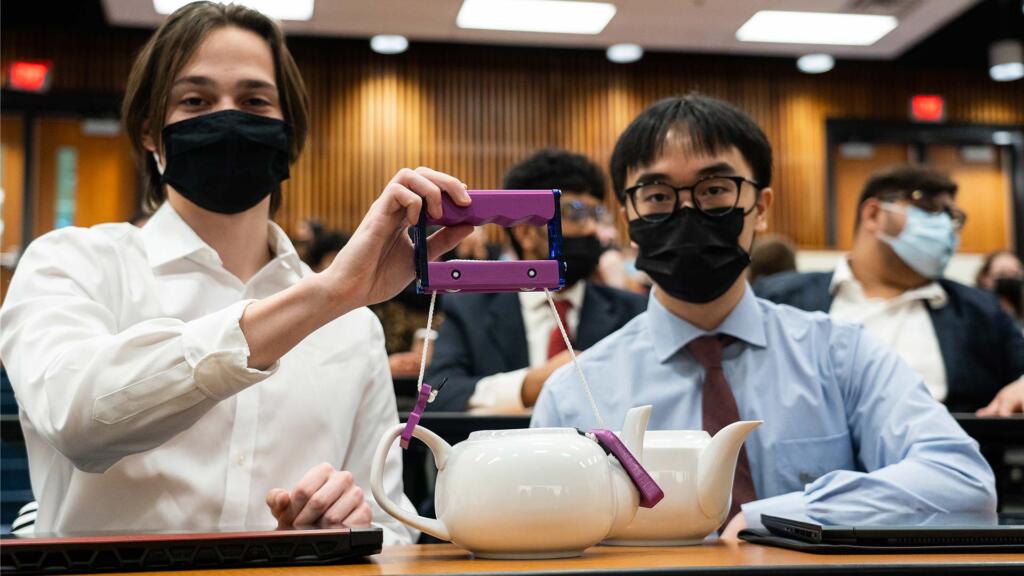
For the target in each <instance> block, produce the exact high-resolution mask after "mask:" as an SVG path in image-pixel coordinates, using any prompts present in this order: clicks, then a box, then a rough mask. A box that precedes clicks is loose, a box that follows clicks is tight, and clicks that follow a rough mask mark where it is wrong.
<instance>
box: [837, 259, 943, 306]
mask: <svg viewBox="0 0 1024 576" xmlns="http://www.w3.org/2000/svg"><path fill="white" fill-rule="evenodd" d="M844 286H846V287H848V289H850V290H853V292H854V295H855V297H857V298H859V299H861V300H864V299H865V298H864V288H863V287H862V286H861V285H860V282H858V281H857V278H856V277H855V276H854V275H853V269H852V268H850V261H849V259H848V258H845V257H844V258H840V259H839V263H838V264H836V269H835V272H833V273H832V282H831V283H830V284H829V287H828V290H829V293H831V294H832V295H833V296H835V294H836V292H838V291H839V290H840V289H841V288H842V287H844ZM913 300H924V301H927V302H928V305H929V306H930V307H932V308H941V307H943V306H945V305H946V302H947V301H948V300H949V296H948V295H947V294H946V290H945V289H943V288H942V285H941V284H939V283H938V282H936V281H934V280H933V281H931V282H929V283H927V284H925V285H924V286H920V287H918V288H914V289H913V290H907V291H906V292H904V293H903V294H900V295H899V296H897V297H896V298H893V300H892V301H893V302H894V303H896V302H909V301H913Z"/></svg>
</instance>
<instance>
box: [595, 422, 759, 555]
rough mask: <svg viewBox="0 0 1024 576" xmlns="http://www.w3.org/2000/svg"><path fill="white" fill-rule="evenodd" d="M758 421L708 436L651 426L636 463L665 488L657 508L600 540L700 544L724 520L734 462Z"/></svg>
mask: <svg viewBox="0 0 1024 576" xmlns="http://www.w3.org/2000/svg"><path fill="white" fill-rule="evenodd" d="M760 425H761V420H752V421H743V422H733V423H732V424H730V425H728V426H726V427H725V428H722V429H721V430H719V431H718V434H715V437H714V438H712V437H711V436H709V435H708V433H707V432H705V431H703V430H650V431H648V432H647V434H646V436H645V439H644V449H643V458H642V459H641V462H642V463H643V465H644V468H646V469H647V471H648V473H650V475H651V477H652V478H654V481H655V482H657V483H658V486H660V487H661V489H662V490H663V491H664V492H665V498H664V499H663V500H662V501H661V502H659V503H658V505H657V507H655V508H650V509H642V510H640V511H639V512H637V514H636V517H635V518H634V519H633V522H632V523H630V524H629V525H628V526H625V527H623V528H622V529H619V530H613V531H612V533H611V535H610V536H609V537H608V539H607V540H605V542H604V543H605V544H611V545H621V546H680V545H686V544H700V543H701V542H703V541H704V538H705V537H706V536H707V535H709V534H711V533H712V532H713V531H715V530H716V529H717V528H718V527H719V526H721V525H722V523H723V522H725V518H726V516H727V515H728V513H729V506H730V503H731V501H732V483H733V476H734V475H735V471H736V461H737V460H738V458H739V453H740V448H741V447H742V446H743V442H744V440H746V438H747V435H748V434H750V432H751V431H753V430H754V428H757V427H758V426H760Z"/></svg>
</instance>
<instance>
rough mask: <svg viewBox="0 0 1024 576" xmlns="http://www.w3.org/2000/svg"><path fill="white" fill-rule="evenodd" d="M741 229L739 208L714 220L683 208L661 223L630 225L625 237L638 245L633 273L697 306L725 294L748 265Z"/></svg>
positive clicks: (633, 222)
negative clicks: (652, 281) (645, 274)
mask: <svg viewBox="0 0 1024 576" xmlns="http://www.w3.org/2000/svg"><path fill="white" fill-rule="evenodd" d="M741 231H743V211H742V210H733V211H732V212H730V213H728V214H726V215H725V216H720V217H717V218H716V217H712V216H708V215H706V214H704V213H703V212H700V211H699V210H696V209H694V208H689V207H687V208H683V209H681V210H677V211H676V213H675V214H673V215H672V216H671V217H670V218H668V219H666V220H665V221H663V222H655V223H652V222H644V221H643V220H640V219H636V220H633V221H632V222H630V223H629V237H630V238H632V239H633V241H634V242H636V243H637V246H639V247H640V253H639V255H638V256H637V259H636V267H637V269H639V270H643V271H644V272H647V274H649V275H650V277H651V280H654V282H656V283H657V284H658V287H659V288H661V289H662V290H664V291H665V292H666V293H668V294H669V295H671V296H673V297H675V298H678V299H680V300H684V301H686V302H694V303H697V304H703V303H705V302H710V301H712V300H714V299H715V298H718V297H719V296H721V295H722V294H725V292H726V291H727V290H728V289H729V287H730V286H732V285H733V283H734V282H735V281H736V278H738V277H739V275H740V274H741V273H742V272H743V269H744V268H746V267H747V265H749V264H750V254H748V253H747V251H746V250H744V249H743V248H741V247H740V245H739V237H740V232H741Z"/></svg>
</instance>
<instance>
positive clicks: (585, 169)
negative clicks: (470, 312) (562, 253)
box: [502, 148, 607, 258]
mask: <svg viewBox="0 0 1024 576" xmlns="http://www.w3.org/2000/svg"><path fill="white" fill-rule="evenodd" d="M502 187H503V188H505V189H506V190H546V189H552V188H558V189H559V190H561V191H563V192H575V193H579V194H587V195H589V196H593V197H594V198H597V199H598V200H601V201H604V197H605V190H606V188H607V184H606V183H605V179H604V174H602V173H601V169H600V168H599V167H598V166H597V164H594V163H593V162H591V161H590V159H589V158H587V157H586V156H584V155H582V154H574V153H572V152H569V151H567V150H561V149H558V148H547V149H544V150H541V151H539V152H536V153H534V154H532V155H531V156H529V157H528V158H526V159H525V160H522V161H521V162H519V163H518V164H516V165H515V166H512V167H511V168H509V170H508V172H506V173H505V180H504V182H503V183H502ZM506 230H507V232H508V237H509V243H510V244H512V249H513V250H515V252H516V255H518V256H519V257H520V258H522V257H523V248H522V246H520V245H519V242H517V241H516V239H515V236H513V235H512V229H511V228H506Z"/></svg>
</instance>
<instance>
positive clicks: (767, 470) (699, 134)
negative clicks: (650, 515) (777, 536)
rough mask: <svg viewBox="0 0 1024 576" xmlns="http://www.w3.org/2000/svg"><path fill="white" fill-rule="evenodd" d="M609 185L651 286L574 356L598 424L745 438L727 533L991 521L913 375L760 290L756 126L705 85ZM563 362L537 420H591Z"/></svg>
mask: <svg viewBox="0 0 1024 576" xmlns="http://www.w3.org/2000/svg"><path fill="white" fill-rule="evenodd" d="M611 174H612V180H613V182H614V189H615V190H616V192H617V195H618V199H619V202H620V204H621V205H622V211H623V213H624V214H625V216H626V218H627V219H628V221H629V235H630V238H631V239H632V240H633V242H635V243H636V244H637V246H638V250H639V257H638V258H637V267H638V268H640V269H642V270H644V271H645V272H647V273H648V274H649V275H650V276H651V279H652V280H653V282H654V288H653V290H652V293H651V298H650V300H649V301H648V304H647V311H646V312H645V313H644V314H641V315H640V316H637V317H636V318H634V319H633V320H632V321H631V322H630V323H629V324H626V325H625V326H624V327H623V328H622V329H621V330H619V331H618V332H616V333H614V334H612V335H611V336H609V337H607V338H605V339H604V340H602V341H601V342H599V343H597V344H596V345H594V346H593V347H591V348H590V349H589V350H587V351H586V353H584V354H583V355H582V356H580V358H579V364H580V368H581V370H582V371H583V374H584V375H585V377H586V379H587V381H588V383H589V385H590V388H591V390H592V391H593V394H592V397H593V402H596V404H597V406H598V407H599V409H600V411H601V414H602V415H603V419H604V420H605V423H604V426H602V427H607V428H610V429H612V430H616V429H620V428H621V426H622V423H623V419H624V417H625V414H626V411H627V410H628V409H629V408H630V407H632V406H642V405H644V404H650V405H652V406H653V410H652V412H651V417H650V423H649V429H651V430H693V429H701V428H703V429H704V430H706V431H708V432H709V433H710V434H712V435H714V434H715V433H717V432H718V431H719V430H720V429H722V428H723V427H725V426H726V425H728V424H730V423H732V422H735V421H737V420H763V424H762V425H761V426H760V427H759V428H758V429H757V430H755V431H754V432H753V433H752V434H751V435H750V436H749V437H748V439H747V441H746V442H745V443H744V447H743V449H742V450H741V453H740V456H739V459H738V461H737V465H736V473H735V481H734V483H733V489H732V505H731V509H730V512H729V516H728V518H729V519H728V520H727V521H726V525H725V527H724V529H723V531H722V537H723V538H729V539H733V538H735V536H736V535H737V533H738V532H739V530H741V529H742V528H744V527H746V526H748V525H749V526H751V527H760V526H761V514H762V513H766V514H773V515H776V516H787V517H802V516H805V515H807V516H811V517H812V518H819V519H820V518H823V517H824V518H829V517H836V516H838V515H842V517H844V518H845V519H847V520H851V521H854V522H855V523H870V522H872V521H877V520H879V518H882V517H885V515H887V514H891V513H921V514H927V513H948V512H975V513H987V514H992V513H994V512H995V508H996V494H995V486H994V479H993V475H992V471H991V469H990V468H989V466H988V464H987V463H986V462H985V459H984V458H982V456H981V454H980V453H979V451H978V445H977V443H976V442H975V441H974V440H972V439H971V438H969V437H968V436H967V435H966V434H965V433H964V431H963V430H962V429H961V428H960V426H958V425H957V423H956V421H955V420H954V419H953V418H952V417H951V416H950V415H949V413H948V412H947V411H946V410H945V409H944V408H943V407H942V405H941V404H939V403H938V402H936V401H935V400H934V399H933V398H932V397H931V395H929V394H928V391H927V390H926V389H925V387H924V384H923V383H922V382H921V378H920V377H919V376H918V375H917V374H915V373H914V372H913V370H911V369H910V367H909V366H907V364H906V363H905V362H903V361H902V360H901V359H900V358H899V356H898V355H897V354H896V353H894V352H893V351H891V350H890V349H889V348H888V347H887V346H885V345H884V344H883V343H882V342H880V341H878V340H876V339H875V338H873V337H871V336H870V335H869V334H868V333H867V332H865V331H864V329H863V328H862V327H860V326H857V325H854V324H850V323H844V322H839V321H835V320H832V319H831V318H829V317H828V316H826V315H824V314H813V313H808V312H805V311H802V310H797V309H796V308H792V307H789V306H780V305H778V304H775V303H773V302H769V301H767V300H763V299H760V298H757V297H755V295H754V293H753V292H752V291H751V289H750V286H749V285H748V283H747V281H746V277H745V275H746V273H747V272H748V270H747V268H748V265H749V263H750V256H749V255H750V249H751V245H752V243H753V241H754V237H755V235H756V234H758V233H762V232H764V231H765V230H766V229H767V226H768V213H769V208H770V207H771V204H772V201H773V198H774V197H775V193H774V191H773V190H772V189H771V178H772V151H771V145H770V144H769V143H768V139H767V138H766V137H765V135H764V132H763V131H762V130H761V128H760V127H758V126H757V124H755V123H754V121H753V120H751V119H750V118H749V117H748V116H747V115H746V114H744V113H743V112H741V111H740V110H738V109H736V108H735V107H733V106H731V105H729V104H727V103H725V102H722V101H720V100H715V99H713V98H708V97H705V96H700V95H689V96H684V97H674V98H668V99H666V100H663V101H661V102H658V103H656V104H654V105H653V106H651V107H650V108H648V109H647V110H645V111H644V112H642V113H641V114H640V116H638V117H637V118H636V119H635V120H633V122H632V123H631V124H630V125H629V127H627V128H626V130H625V132H623V134H622V136H620V137H619V140H618V143H617V144H616V145H615V149H614V152H613V153H612V160H611ZM596 420H597V418H596V417H595V415H594V414H593V411H592V409H591V400H589V399H588V395H587V394H586V392H585V390H584V388H583V387H582V386H581V385H580V382H579V377H578V375H577V374H576V372H575V371H574V370H573V369H572V367H570V366H564V367H562V368H560V369H559V370H557V371H556V372H555V373H554V374H553V375H552V376H551V378H550V379H549V380H548V381H547V383H545V384H544V388H543V390H542V392H541V395H540V398H539V399H538V401H537V405H536V406H535V407H534V410H533V418H532V420H531V423H530V425H531V426H535V427H548V426H556V427H563V426H568V427H575V428H578V429H580V430H590V429H593V428H595V427H598V426H599V423H598V422H597V421H596Z"/></svg>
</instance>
